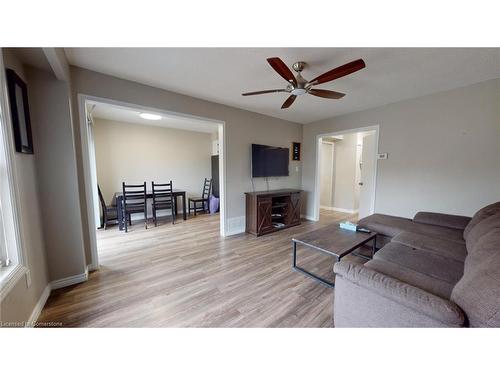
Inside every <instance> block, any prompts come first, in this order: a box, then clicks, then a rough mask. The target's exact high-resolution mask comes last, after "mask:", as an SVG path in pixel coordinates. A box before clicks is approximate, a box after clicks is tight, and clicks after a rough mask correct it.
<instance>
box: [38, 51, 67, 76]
mask: <svg viewBox="0 0 500 375" xmlns="http://www.w3.org/2000/svg"><path fill="white" fill-rule="evenodd" d="M42 50H43V53H44V54H45V57H46V58H47V61H48V63H49V65H50V67H51V68H52V71H53V72H54V75H55V76H56V78H57V79H58V80H59V81H66V82H67V81H69V76H70V74H69V65H68V60H67V59H66V55H65V54H64V51H63V49H62V48H42Z"/></svg>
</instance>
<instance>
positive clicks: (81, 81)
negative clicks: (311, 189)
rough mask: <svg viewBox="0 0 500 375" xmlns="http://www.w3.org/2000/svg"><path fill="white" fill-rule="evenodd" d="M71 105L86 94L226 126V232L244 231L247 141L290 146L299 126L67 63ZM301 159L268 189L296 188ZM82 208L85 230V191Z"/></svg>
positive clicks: (80, 168)
mask: <svg viewBox="0 0 500 375" xmlns="http://www.w3.org/2000/svg"><path fill="white" fill-rule="evenodd" d="M71 73H72V74H71V75H72V89H73V104H74V108H78V101H77V95H78V94H86V95H92V96H96V97H101V98H108V99H114V100H118V101H122V102H126V103H134V104H138V105H143V106H147V107H152V108H157V109H160V110H166V111H173V112H179V113H185V114H191V115H195V116H200V117H205V118H210V119H216V120H221V121H224V122H225V124H226V134H225V143H226V155H225V159H226V165H227V166H226V181H227V191H226V199H227V212H226V216H227V230H228V231H230V232H236V231H241V230H244V226H245V222H244V215H245V201H244V194H243V193H244V192H245V191H251V190H252V183H251V179H250V151H251V150H250V149H251V144H252V143H261V144H270V145H273V146H280V147H291V143H292V142H294V141H300V140H301V138H302V125H300V124H296V123H293V122H289V121H284V120H279V119H276V118H272V117H268V116H264V115H260V114H257V113H253V112H249V111H244V110H241V109H236V108H232V107H228V106H225V105H221V104H217V103H212V102H208V101H205V100H201V99H196V98H193V97H189V96H185V95H181V94H176V93H173V92H169V91H165V90H161V89H158V88H154V87H151V86H146V85H142V84H139V83H135V82H132V81H127V80H123V79H119V78H114V77H111V76H108V75H104V74H100V73H96V72H92V71H89V70H86V69H81V68H77V67H71ZM73 114H74V124H75V133H76V134H75V136H76V146H77V160H78V163H79V164H78V171H79V182H80V186H83V164H82V153H81V139H80V130H79V122H80V121H79V118H78V113H77V111H76V110H75V111H73ZM300 167H301V163H300V162H290V176H289V177H281V178H273V179H269V184H270V188H271V189H278V188H284V187H290V188H300V186H301V181H302V180H301V168H300ZM255 188H256V189H259V190H262V189H265V188H266V184H265V181H264V180H263V179H256V180H255ZM80 202H81V204H82V206H83V212H82V220H83V222H84V228H85V229H86V230H87V228H88V224H87V211H86V204H85V192H84V190H83V189H82V190H81V191H80ZM89 238H90V237H89V233H88V232H86V249H87V259H88V260H90V251H89V250H90V246H89Z"/></svg>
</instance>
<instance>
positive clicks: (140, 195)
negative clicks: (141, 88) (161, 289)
mask: <svg viewBox="0 0 500 375" xmlns="http://www.w3.org/2000/svg"><path fill="white" fill-rule="evenodd" d="M80 99H81V103H80V104H81V106H82V111H81V115H84V117H83V118H82V119H81V121H82V120H84V122H83V125H82V127H84V128H85V129H82V130H84V131H83V132H82V134H83V136H84V137H85V141H86V142H84V143H86V145H85V144H84V145H83V146H84V147H83V150H84V154H85V155H84V164H86V165H85V169H86V170H85V180H86V181H85V185H86V190H88V191H87V202H88V206H89V207H91V208H92V209H91V210H89V211H91V212H89V217H88V219H89V226H91V228H89V229H90V231H91V242H92V243H91V248H92V266H91V268H93V269H97V268H98V266H99V265H100V264H102V262H101V261H100V260H102V259H107V258H108V257H109V256H111V257H113V260H114V261H115V260H116V256H117V254H118V255H119V253H120V252H126V251H128V250H133V251H134V252H137V251H138V250H139V249H140V250H141V251H142V250H147V248H151V247H153V246H154V241H155V238H156V239H157V238H160V237H162V238H165V237H167V236H168V237H167V238H174V237H175V236H177V235H179V234H181V233H185V232H186V231H190V229H189V228H188V226H192V225H193V221H196V228H197V230H205V229H208V227H210V233H220V234H221V235H224V229H225V226H224V205H225V199H224V191H225V189H224V165H225V163H224V154H223V139H224V123H223V122H218V121H216V120H210V119H204V118H199V117H193V116H190V115H184V114H178V113H169V112H165V111H160V110H156V109H152V108H144V107H141V106H135V105H131V104H128V103H119V102H116V101H110V100H107V99H100V98H93V97H92V98H89V97H81V98H80ZM85 146H86V147H85ZM85 161H87V163H85ZM89 203H90V204H89ZM193 228H194V227H193ZM181 235H182V234H181ZM138 239H140V241H139V243H138V244H139V246H134V248H133V249H132V248H131V249H128V247H129V245H130V244H131V243H133V242H134V241H135V242H136V244H137V240H138ZM141 246H142V247H141Z"/></svg>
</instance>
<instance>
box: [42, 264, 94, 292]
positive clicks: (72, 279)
mask: <svg viewBox="0 0 500 375" xmlns="http://www.w3.org/2000/svg"><path fill="white" fill-rule="evenodd" d="M88 278H89V271H88V269H87V270H86V271H85V272H84V273H81V274H79V275H74V276H69V277H65V278H63V279H59V280H54V281H51V282H50V287H51V289H52V290H54V289H59V288H64V287H65V286H70V285H73V284H79V283H83V282H85V281H87V280H88Z"/></svg>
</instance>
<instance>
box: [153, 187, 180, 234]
mask: <svg viewBox="0 0 500 375" xmlns="http://www.w3.org/2000/svg"><path fill="white" fill-rule="evenodd" d="M151 191H152V193H153V194H152V195H153V202H152V204H151V208H152V210H153V222H154V223H155V227H156V226H158V218H157V215H156V212H157V211H158V210H171V211H172V224H174V223H175V199H174V196H173V193H172V180H170V182H169V183H168V184H155V183H154V181H152V182H151Z"/></svg>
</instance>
